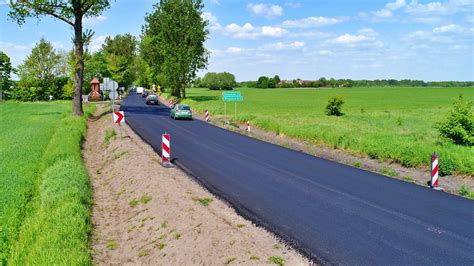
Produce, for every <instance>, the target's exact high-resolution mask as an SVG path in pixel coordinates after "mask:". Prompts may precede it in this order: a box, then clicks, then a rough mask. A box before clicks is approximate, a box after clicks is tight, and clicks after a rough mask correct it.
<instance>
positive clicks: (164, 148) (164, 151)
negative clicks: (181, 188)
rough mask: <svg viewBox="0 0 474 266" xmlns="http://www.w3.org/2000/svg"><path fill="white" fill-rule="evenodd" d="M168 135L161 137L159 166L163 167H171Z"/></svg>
mask: <svg viewBox="0 0 474 266" xmlns="http://www.w3.org/2000/svg"><path fill="white" fill-rule="evenodd" d="M170 151H171V149H170V135H169V134H167V133H165V134H163V135H161V164H162V165H163V166H164V167H172V166H173V165H172V164H171V162H170Z"/></svg>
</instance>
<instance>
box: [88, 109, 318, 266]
mask: <svg viewBox="0 0 474 266" xmlns="http://www.w3.org/2000/svg"><path fill="white" fill-rule="evenodd" d="M99 112H102V116H98V117H96V119H95V121H90V122H89V129H88V134H87V138H86V141H85V143H84V161H85V163H86V166H87V168H88V171H89V176H90V179H91V184H92V187H93V191H94V205H93V215H92V223H93V225H94V230H93V235H92V248H93V261H94V263H97V264H164V263H166V264H185V265H187V264H211V265H214V264H220V265H222V264H230V263H241V264H268V263H271V262H270V261H271V260H276V261H278V259H282V260H284V261H285V262H286V264H288V265H305V264H308V263H309V261H308V260H307V259H305V258H304V257H303V256H301V255H300V254H298V253H297V252H296V251H295V250H292V249H291V248H289V247H287V246H286V245H284V244H283V243H282V242H281V241H279V240H278V239H277V238H276V237H275V236H274V235H272V234H271V233H269V232H267V231H265V230H264V229H262V228H259V227H257V226H255V225H253V224H252V223H251V222H250V221H248V220H245V219H244V218H242V217H241V216H239V215H238V214H236V212H235V211H234V210H233V209H232V208H230V207H229V206H228V205H226V204H225V203H224V202H222V201H221V200H219V199H217V198H216V197H214V196H213V195H212V194H211V193H209V192H208V191H207V190H205V189H204V188H203V187H201V186H200V185H199V184H198V183H196V182H195V181H194V180H193V179H192V178H191V177H189V176H188V175H186V174H185V173H184V172H183V171H181V170H180V169H178V168H172V169H166V168H163V167H162V166H161V165H160V164H159V163H160V160H159V157H158V156H157V155H156V153H155V152H154V151H153V149H152V148H151V147H150V146H149V145H147V144H146V143H144V142H143V141H142V140H141V139H140V137H138V136H137V135H136V134H135V133H134V132H133V131H132V130H131V129H130V128H129V127H128V126H127V125H122V134H123V136H125V137H124V138H120V132H119V130H118V126H117V125H113V124H112V123H111V119H110V116H111V114H110V113H107V112H106V110H104V109H101V110H99ZM112 132H115V133H112ZM114 135H115V136H114Z"/></svg>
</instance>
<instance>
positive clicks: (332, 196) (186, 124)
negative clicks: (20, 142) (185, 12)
mask: <svg viewBox="0 0 474 266" xmlns="http://www.w3.org/2000/svg"><path fill="white" fill-rule="evenodd" d="M122 110H123V111H125V117H126V122H127V123H128V124H129V125H130V127H131V128H132V129H133V130H134V131H135V132H136V133H138V134H139V135H140V136H141V137H142V138H143V139H144V140H145V141H147V142H148V143H149V144H150V145H152V146H153V147H154V148H155V149H156V150H157V151H158V152H159V150H160V147H161V134H163V133H164V132H167V133H169V134H170V136H171V145H170V146H171V157H172V159H174V163H176V164H177V165H178V166H180V167H183V168H184V169H185V170H186V171H188V172H189V173H190V174H192V175H193V176H194V177H195V178H196V179H198V180H199V181H200V182H201V183H202V184H204V185H205V186H206V187H207V188H208V189H210V190H211V191H212V192H213V193H215V194H217V195H218V196H220V197H222V198H224V199H225V200H227V201H228V202H229V203H230V204H231V205H232V206H233V207H234V208H236V210H237V211H238V212H239V213H241V214H242V215H244V216H246V217H248V218H250V219H252V220H253V221H255V222H256V223H257V224H260V225H262V226H265V227H266V228H268V229H270V230H271V231H273V232H275V233H276V234H277V235H279V236H281V237H282V238H284V239H285V240H286V241H288V242H290V243H292V244H293V245H294V246H295V247H297V248H298V249H299V250H301V251H302V252H303V253H305V254H306V255H308V256H309V257H312V258H313V259H316V260H318V261H319V262H322V263H325V264H326V263H329V264H351V265H352V264H359V265H374V264H377V265H407V264H409V265H474V201H472V200H469V199H465V198H462V197H458V196H454V195H451V194H448V193H443V192H439V191H434V190H431V189H428V188H424V187H421V186H417V185H413V184H409V183H406V182H403V181H399V180H395V179H392V178H389V177H385V176H382V175H379V174H375V173H371V172H368V171H364V170H361V169H358V168H354V167H350V166H347V165H343V164H339V163H336V162H332V161H328V160H325V159H321V158H318V157H314V156H311V155H308V154H305V153H302V152H298V151H293V150H289V149H286V148H283V147H279V146H276V145H272V144H269V143H266V142H262V141H259V140H256V139H252V138H249V137H246V136H243V135H240V134H237V133H233V132H229V131H227V130H224V129H221V128H218V127H215V126H212V125H209V124H207V123H205V122H203V121H199V120H191V121H189V120H188V121H184V120H183V121H181V120H178V121H175V120H173V119H171V118H170V117H169V108H167V107H165V106H163V105H159V106H146V105H145V104H144V99H143V98H142V97H140V96H137V95H130V96H129V97H128V98H126V99H125V100H124V102H123V103H122ZM427 178H428V174H427ZM441 182H442V181H441Z"/></svg>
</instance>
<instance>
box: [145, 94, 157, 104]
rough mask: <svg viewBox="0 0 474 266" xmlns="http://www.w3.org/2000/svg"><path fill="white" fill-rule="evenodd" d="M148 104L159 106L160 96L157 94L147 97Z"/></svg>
mask: <svg viewBox="0 0 474 266" xmlns="http://www.w3.org/2000/svg"><path fill="white" fill-rule="evenodd" d="M145 103H146V104H158V96H157V95H156V94H150V95H148V96H147V97H146V102H145Z"/></svg>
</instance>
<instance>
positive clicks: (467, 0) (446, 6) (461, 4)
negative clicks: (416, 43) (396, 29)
mask: <svg viewBox="0 0 474 266" xmlns="http://www.w3.org/2000/svg"><path fill="white" fill-rule="evenodd" d="M472 5H473V2H472V0H450V1H447V2H443V3H441V2H429V3H426V4H420V3H418V1H417V0H412V1H411V2H410V4H408V5H407V6H406V9H405V12H407V13H411V14H417V15H427V14H438V15H448V14H454V13H457V12H459V11H470V10H472Z"/></svg>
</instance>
